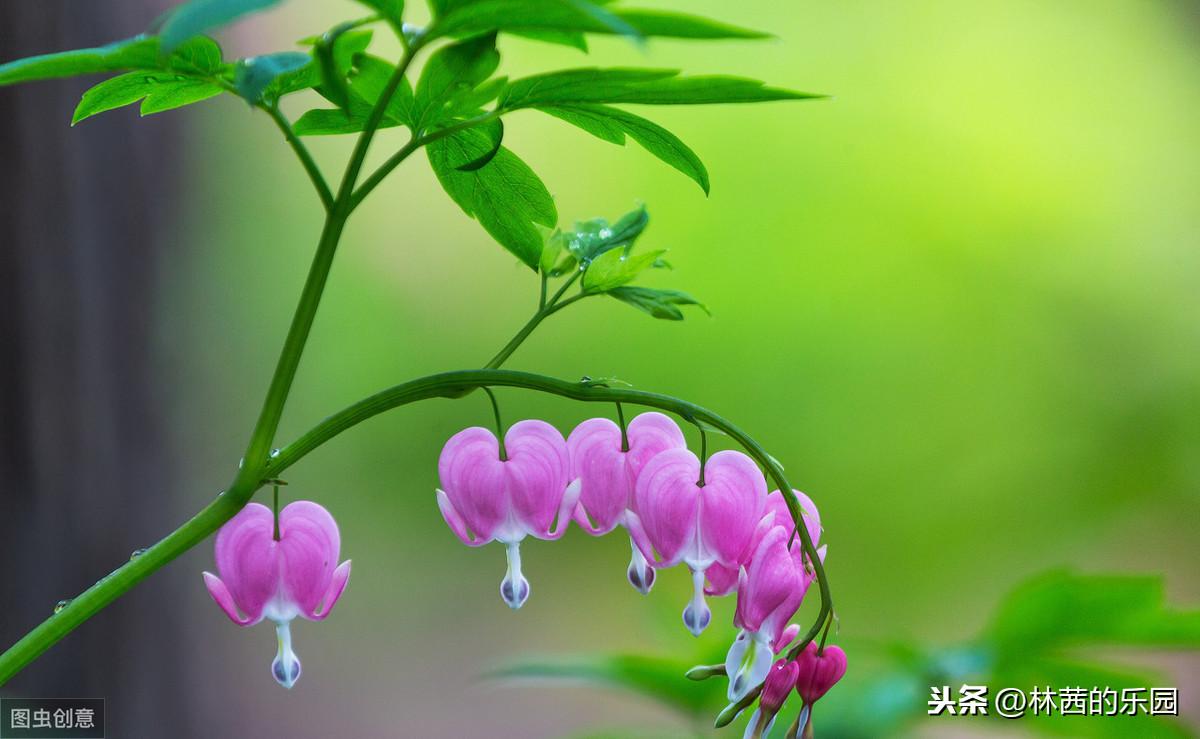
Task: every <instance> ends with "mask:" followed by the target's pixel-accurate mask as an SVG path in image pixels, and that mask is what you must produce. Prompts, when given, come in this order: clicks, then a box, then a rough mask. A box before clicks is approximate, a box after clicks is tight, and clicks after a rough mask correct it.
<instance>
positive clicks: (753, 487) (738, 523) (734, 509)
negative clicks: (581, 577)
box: [626, 449, 767, 636]
mask: <svg viewBox="0 0 1200 739" xmlns="http://www.w3.org/2000/svg"><path fill="white" fill-rule="evenodd" d="M766 498H767V483H766V480H765V479H764V478H763V475H762V472H761V471H759V469H758V466H757V465H755V464H754V460H752V459H750V458H749V457H747V456H746V455H745V454H742V453H741V452H735V451H721V452H717V453H716V454H714V455H712V457H710V458H709V459H708V461H707V463H706V464H705V465H704V480H703V482H701V481H700V460H699V459H698V458H697V457H696V455H695V454H692V453H691V452H690V451H688V450H686V449H668V450H667V451H665V452H662V453H660V454H659V455H658V456H656V457H654V458H653V459H651V460H650V462H648V463H647V464H646V466H645V468H644V469H643V470H642V473H641V474H640V475H639V476H638V479H637V483H636V485H635V494H634V499H635V502H636V512H632V511H631V512H630V513H629V514H627V516H626V519H627V526H628V528H629V533H630V534H631V535H632V536H633V539H634V541H635V542H636V543H637V545H638V548H639V549H641V551H642V554H643V555H645V557H646V559H647V560H649V561H650V564H651V565H653V566H654V567H656V568H663V567H672V566H674V565H676V564H679V563H680V562H683V563H685V564H687V566H688V568H689V569H690V570H691V571H692V584H693V590H694V594H693V596H692V600H691V602H690V603H688V605H687V607H686V608H684V611H683V622H684V624H685V625H686V626H687V628H688V630H689V631H691V632H692V633H693V634H695V635H697V636H698V635H699V634H700V632H702V631H703V630H704V629H705V627H706V626H708V622H709V621H710V620H711V618H712V614H711V612H710V611H709V610H708V605H707V604H706V603H705V602H704V573H705V571H706V570H707V569H708V568H709V567H711V566H712V565H713V564H714V563H719V564H722V565H725V566H726V567H737V566H739V565H740V564H741V558H742V557H743V555H744V553H745V551H746V548H747V545H748V544H749V543H750V540H751V537H752V536H753V535H754V529H755V526H756V525H757V524H758V523H759V519H760V518H761V517H762V510H763V505H764V504H765V502H766ZM656 552H657V554H656Z"/></svg>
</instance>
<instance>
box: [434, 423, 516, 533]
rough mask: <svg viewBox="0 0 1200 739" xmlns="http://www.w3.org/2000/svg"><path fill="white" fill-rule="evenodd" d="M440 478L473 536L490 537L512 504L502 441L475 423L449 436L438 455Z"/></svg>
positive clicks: (447, 494) (450, 499)
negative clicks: (505, 470) (501, 445)
mask: <svg viewBox="0 0 1200 739" xmlns="http://www.w3.org/2000/svg"><path fill="white" fill-rule="evenodd" d="M438 479H439V480H440V481H441V489H442V490H444V491H445V492H446V497H447V498H448V499H449V501H450V503H451V504H452V505H453V507H454V510H455V511H457V512H458V514H459V518H460V519H461V520H462V522H463V523H465V524H466V527H467V529H469V530H470V532H471V533H473V534H474V538H475V539H476V540H482V541H484V542H486V541H491V540H492V538H493V534H494V533H495V531H496V529H497V527H499V526H500V525H501V524H502V523H503V522H504V521H505V520H506V519H508V517H509V510H510V508H511V503H510V501H509V498H508V486H507V484H506V482H505V472H504V462H501V461H500V443H499V442H498V441H496V437H495V436H494V435H493V434H492V432H491V431H488V430H487V429H485V428H481V427H479V426H472V427H471V428H467V429H463V430H462V431H459V432H458V433H457V434H455V435H454V436H452V437H450V440H449V441H447V442H446V445H445V446H443V447H442V453H441V456H440V457H438ZM447 523H450V521H449V519H447ZM451 528H452V529H453V528H454V525H453V524H451ZM455 533H456V535H457V532H455ZM459 538H460V539H463V537H462V536H459ZM463 540H464V541H466V539H463Z"/></svg>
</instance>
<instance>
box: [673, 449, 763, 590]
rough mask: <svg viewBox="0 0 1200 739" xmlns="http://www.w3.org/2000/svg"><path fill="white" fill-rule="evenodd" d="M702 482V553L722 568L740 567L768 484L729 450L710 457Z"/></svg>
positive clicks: (749, 462)
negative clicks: (721, 565)
mask: <svg viewBox="0 0 1200 739" xmlns="http://www.w3.org/2000/svg"><path fill="white" fill-rule="evenodd" d="M664 454H669V452H664ZM655 459H656V460H657V459H658V458H657V457H656V458H655ZM653 464H654V462H651V465H653ZM704 480H705V485H704V488H703V489H702V495H701V503H700V538H701V544H702V546H703V549H704V550H705V551H706V552H707V553H708V554H709V555H710V556H711V557H713V558H714V559H716V561H718V562H720V563H721V564H723V565H726V566H736V565H738V564H741V561H740V560H741V559H742V558H743V556H744V554H745V552H746V549H747V546H748V545H749V543H750V540H751V537H752V536H753V535H754V530H755V528H756V527H757V526H758V523H759V520H760V519H761V518H762V514H763V506H764V505H765V504H766V499H767V481H766V479H765V478H764V477H763V474H762V472H761V471H760V470H759V469H758V465H757V464H755V463H754V460H752V459H751V458H750V457H748V456H746V455H745V454H742V453H741V452H736V451H732V450H726V451H720V452H717V453H716V454H714V455H712V456H711V457H709V459H708V462H707V463H706V464H705V465H704Z"/></svg>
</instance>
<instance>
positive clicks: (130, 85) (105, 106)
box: [71, 72, 224, 126]
mask: <svg viewBox="0 0 1200 739" xmlns="http://www.w3.org/2000/svg"><path fill="white" fill-rule="evenodd" d="M222 92H224V90H223V88H222V87H221V86H220V85H217V84H215V83H213V82H209V81H206V80H202V79H196V78H194V77H186V76H184V75H178V74H171V73H167V72H129V73H128V74H123V75H120V76H119V77H113V78H112V79H109V80H105V81H104V82H101V83H100V84H98V85H96V86H95V87H93V88H91V89H90V90H88V91H87V92H85V93H84V94H83V98H82V99H81V100H80V101H79V105H78V106H77V107H76V108H75V115H74V116H73V117H72V119H71V125H72V126H73V125H75V124H76V123H79V122H80V121H82V120H84V119H86V118H90V117H92V116H94V115H97V114H99V113H103V112H105V111H109V110H114V109H116V108H121V107H124V106H126V105H130V104H132V103H136V102H138V101H139V100H141V101H142V107H141V114H142V115H144V116H145V115H151V114H153V113H161V112H163V111H167V110H174V109H175V108H181V107H183V106H185V105H191V104H192V103H198V102H200V101H202V100H207V99H209V98H212V97H216V96H217V95H220V94H221V93H222Z"/></svg>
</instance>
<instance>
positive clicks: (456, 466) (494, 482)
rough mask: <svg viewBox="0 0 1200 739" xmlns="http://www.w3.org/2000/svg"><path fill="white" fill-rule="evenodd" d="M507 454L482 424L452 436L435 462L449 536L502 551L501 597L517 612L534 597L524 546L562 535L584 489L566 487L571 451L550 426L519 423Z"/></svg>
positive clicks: (509, 437)
mask: <svg viewBox="0 0 1200 739" xmlns="http://www.w3.org/2000/svg"><path fill="white" fill-rule="evenodd" d="M504 448H505V452H506V456H504V457H502V456H501V453H500V444H499V442H498V441H497V440H496V437H495V435H494V434H492V432H491V431H488V430H487V429H485V428H479V427H477V426H476V427H472V428H468V429H464V430H463V431H460V432H458V433H457V434H455V435H454V436H452V437H450V440H449V441H447V442H446V446H444V447H443V448H442V455H441V457H440V458H439V459H438V477H439V478H440V480H441V483H442V488H441V489H439V490H438V491H437V501H438V508H440V509H441V511H442V517H443V518H445V519H446V523H447V524H448V525H449V526H450V530H451V531H453V532H454V535H455V536H457V537H458V538H459V539H461V540H462V541H463V543H464V544H467V545H468V546H472V547H478V546H482V545H484V544H487V543H488V542H492V541H499V542H501V543H503V544H504V545H505V547H506V551H507V555H508V572H507V574H506V575H505V576H504V579H503V580H502V581H501V583H500V597H501V598H503V599H504V602H505V603H507V604H508V606H509V607H510V608H514V609H515V608H520V607H521V606H522V605H524V603H525V601H526V599H527V598H528V597H529V581H528V580H526V579H525V576H524V575H523V574H522V573H521V550H520V543H521V540H522V539H524V538H525V537H526V536H534V537H537V538H538V539H557V538H559V537H560V536H562V535H563V533H565V532H566V529H567V525H568V524H569V523H570V521H571V518H570V516H571V511H572V510H574V508H575V503H576V501H577V500H578V497H579V486H578V485H577V484H574V483H571V484H570V485H568V482H569V481H570V477H569V473H570V461H569V457H568V454H567V445H566V442H565V441H563V437H562V434H560V433H559V432H558V430H557V429H555V428H554V427H553V426H551V425H550V424H548V423H546V422H544V421H533V420H530V421H520V422H519V423H516V424H514V425H513V426H512V428H510V429H509V430H508V433H506V434H505V435H504ZM556 521H557V525H555V523H556ZM552 526H555V528H553V529H552V528H551V527H552Z"/></svg>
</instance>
